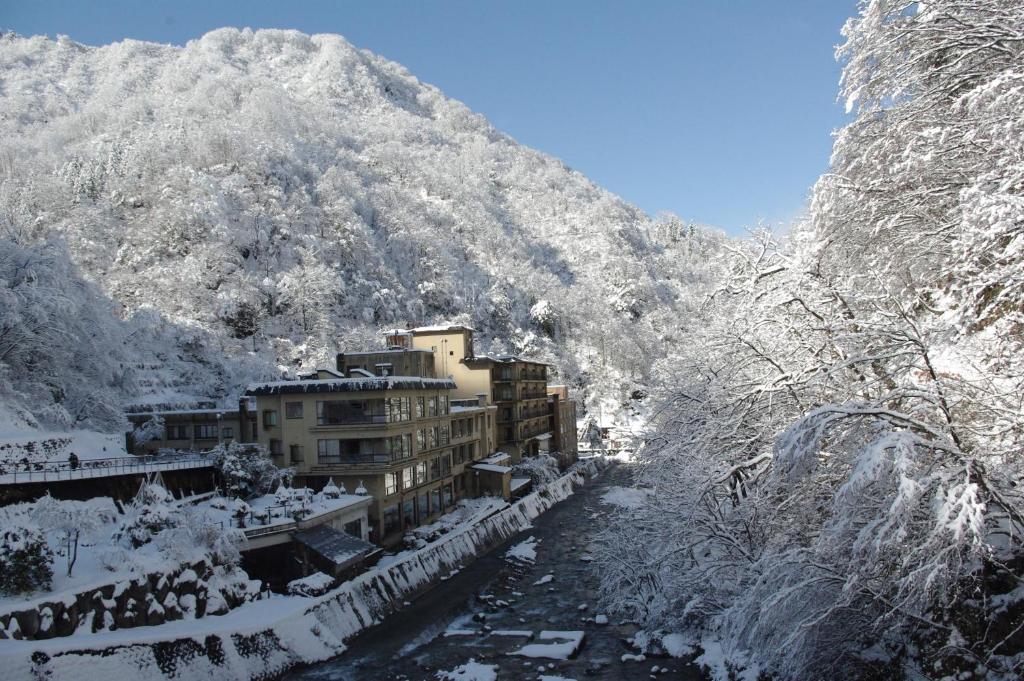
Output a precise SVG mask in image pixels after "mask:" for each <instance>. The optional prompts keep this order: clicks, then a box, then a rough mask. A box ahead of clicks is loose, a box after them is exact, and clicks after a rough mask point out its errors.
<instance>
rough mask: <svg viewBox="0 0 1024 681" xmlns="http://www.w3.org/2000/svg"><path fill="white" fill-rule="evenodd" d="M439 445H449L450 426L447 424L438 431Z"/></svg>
mask: <svg viewBox="0 0 1024 681" xmlns="http://www.w3.org/2000/svg"><path fill="white" fill-rule="evenodd" d="M437 444H439V445H446V444H448V425H447V424H445V425H443V426H441V427H440V430H439V431H438V437H437Z"/></svg>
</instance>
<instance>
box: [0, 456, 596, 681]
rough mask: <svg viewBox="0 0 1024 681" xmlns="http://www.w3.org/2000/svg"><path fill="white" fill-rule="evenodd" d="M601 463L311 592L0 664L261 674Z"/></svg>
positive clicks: (334, 650)
mask: <svg viewBox="0 0 1024 681" xmlns="http://www.w3.org/2000/svg"><path fill="white" fill-rule="evenodd" d="M601 467H602V466H601V465H600V464H598V463H597V462H594V461H592V460H591V461H588V462H586V463H581V464H580V465H577V466H575V467H574V468H573V469H572V470H571V471H570V472H569V473H568V474H566V475H565V476H563V477H561V478H559V479H558V480H555V481H553V482H552V483H550V484H548V485H545V486H544V487H542V488H541V489H539V490H537V491H536V492H534V493H532V494H530V495H528V496H526V497H524V498H523V499H521V500H519V501H518V502H516V503H515V504H512V505H510V506H509V507H508V508H505V509H503V510H502V511H500V512H498V513H496V514H494V515H492V516H489V517H487V518H485V519H483V520H482V521H480V522H479V523H476V524H473V525H470V526H467V527H465V528H460V529H458V530H455V531H452V532H449V533H448V534H446V535H444V536H443V537H442V538H441V539H440V540H438V541H436V542H434V543H432V544H430V545H429V546H426V547H424V548H422V549H420V550H418V551H416V552H415V553H412V554H410V555H409V556H408V557H407V558H405V559H404V560H402V561H400V562H397V563H394V564H391V565H389V566H387V567H382V568H375V569H373V570H370V571H369V572H366V573H364V574H362V575H359V576H358V577H356V578H354V579H352V580H350V581H348V582H345V583H344V584H342V585H341V586H340V587H338V588H337V589H335V590H334V591H332V592H330V593H328V594H326V595H324V596H321V597H319V598H315V599H309V598H298V597H282V598H276V599H269V600H265V601H258V602H256V603H253V604H251V605H249V606H245V607H243V608H238V609H236V610H234V611H232V612H231V613H229V614H227V615H225V616H223V617H206V618H203V619H202V620H193V621H190V622H173V623H170V624H167V625H164V626H163V627H158V628H148V627H147V628H146V629H148V630H149V631H148V632H144V631H141V630H140V629H135V630H130V631H124V632H110V633H108V634H103V635H94V636H95V638H94V639H93V641H94V642H93V644H92V645H91V646H90V645H89V643H87V642H86V640H85V639H83V638H80V637H71V638H66V639H56V640H51V641H25V642H20V641H12V642H10V645H9V646H8V647H7V648H6V649H3V650H0V665H2V666H3V668H4V669H7V670H9V671H11V672H12V673H13V677H12V678H37V677H43V676H45V677H46V678H48V679H49V680H50V681H64V680H67V681H72V680H74V679H78V678H81V677H82V675H83V673H86V671H87V672H88V675H89V676H92V677H96V678H99V677H101V676H104V675H109V676H111V677H112V678H129V677H130V678H133V679H137V680H138V681H149V680H153V681H157V680H161V679H166V678H170V677H173V678H175V679H183V680H186V681H189V680H192V679H195V680H197V681H198V680H205V679H217V680H218V681H223V679H225V678H235V679H250V678H266V677H268V676H273V675H276V674H280V673H281V672H283V671H285V670H286V669H288V668H290V667H293V666H295V665H297V664H304V663H312V662H317V661H320V660H324V659H327V658H330V657H333V656H335V655H338V654H340V653H341V652H343V651H344V650H345V643H344V642H345V641H346V640H347V639H349V638H350V637H352V636H353V635H355V634H356V633H358V632H360V631H361V630H363V629H365V628H367V627H369V626H371V625H373V624H376V623H379V622H380V621H382V620H383V619H384V618H385V617H386V616H388V615H390V614H391V613H393V612H396V611H397V610H399V609H400V608H401V607H402V604H403V602H404V601H406V600H408V599H410V598H413V597H415V596H416V595H417V594H419V593H421V592H423V591H424V590H426V589H427V588H429V587H430V586H431V585H432V584H433V583H435V582H436V581H438V580H439V579H440V578H441V577H442V576H444V575H446V574H448V573H450V572H451V571H453V570H455V569H457V568H459V567H461V566H462V565H463V564H465V563H466V562H469V561H471V560H472V559H473V558H475V557H476V556H477V555H478V554H480V553H481V552H483V551H485V550H487V549H488V548H490V547H492V546H494V545H496V544H499V543H501V542H502V541H505V540H507V539H508V538H510V537H512V536H514V535H515V534H517V533H519V532H521V531H523V530H525V529H527V528H529V527H530V526H531V524H532V522H533V520H534V519H535V518H537V517H538V516H539V515H540V514H541V513H543V512H544V511H546V510H548V509H549V508H551V507H552V506H554V505H555V504H557V503H558V502H560V501H563V500H564V499H566V498H568V497H569V496H571V495H572V494H573V493H574V491H575V490H576V488H577V487H579V486H581V485H583V484H584V482H585V481H586V478H587V477H591V476H592V475H594V474H596V473H597V472H598V470H599V469H600V468H601ZM253 622H259V623H260V624H259V625H257V626H253V625H252V623H253ZM186 624H187V625H190V626H188V628H185V627H183V626H182V625H186ZM98 643H107V645H97V644H98ZM87 647H88V648H87Z"/></svg>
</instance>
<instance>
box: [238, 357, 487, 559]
mask: <svg viewBox="0 0 1024 681" xmlns="http://www.w3.org/2000/svg"><path fill="white" fill-rule="evenodd" d="M337 373H339V372H334V371H322V372H318V373H317V375H316V376H315V377H313V376H311V377H307V378H305V379H304V380H299V381H277V382H272V383H264V384H258V385H253V386H250V387H249V390H248V391H247V392H246V398H245V399H244V400H243V403H242V404H243V408H242V410H241V411H242V413H243V418H247V417H248V414H249V412H250V411H252V412H254V416H255V421H256V424H257V435H256V437H255V441H256V442H259V443H260V444H262V445H264V446H265V447H266V448H267V449H268V450H269V451H270V453H271V455H272V456H273V458H274V461H275V463H277V464H278V465H281V466H293V467H294V468H295V471H296V476H297V479H298V484H306V485H308V486H310V487H312V488H314V489H319V488H321V487H322V486H323V485H324V484H326V482H327V481H328V479H333V480H334V482H335V484H338V485H344V486H345V488H346V490H347V491H348V492H349V493H352V492H355V491H357V490H360V489H362V490H365V491H366V493H368V494H369V495H370V496H371V497H372V498H373V500H374V501H373V503H372V504H371V507H370V511H369V516H370V518H369V527H370V538H371V540H373V541H375V542H377V543H379V544H383V545H386V546H387V545H394V544H396V543H398V542H399V541H400V540H401V537H402V535H403V534H404V533H405V532H406V531H408V530H409V529H412V528H413V527H417V526H419V525H422V524H425V523H428V522H432V521H433V520H434V519H436V518H437V517H438V516H439V515H440V514H441V513H443V512H444V511H446V510H448V509H450V508H451V507H452V506H453V505H454V504H455V502H456V501H458V500H459V499H461V498H464V497H473V496H477V495H478V494H479V493H480V492H481V491H482V490H481V489H480V488H479V485H478V484H477V482H476V478H477V476H476V475H474V471H473V470H472V465H473V463H474V462H476V461H478V460H480V459H482V458H484V457H486V456H487V455H488V454H489V453H490V451H489V449H490V443H491V442H493V439H494V436H493V432H492V431H491V430H490V429H489V426H488V423H489V421H490V423H493V420H492V419H493V407H489V406H488V405H486V404H481V403H479V402H477V403H472V404H470V403H466V402H459V403H457V404H455V405H453V403H452V393H453V391H454V389H455V383H454V382H453V381H451V380H450V379H447V378H429V377H419V376H373V377H367V376H362V375H359V374H356V375H353V376H347V377H343V378H339V377H338V376H337V375H336V374H337ZM488 417H490V419H489V418H488Z"/></svg>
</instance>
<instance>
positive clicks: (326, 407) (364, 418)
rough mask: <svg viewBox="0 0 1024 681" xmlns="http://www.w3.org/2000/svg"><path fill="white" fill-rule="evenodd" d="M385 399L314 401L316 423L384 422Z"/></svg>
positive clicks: (329, 424) (336, 424)
mask: <svg viewBox="0 0 1024 681" xmlns="http://www.w3.org/2000/svg"><path fill="white" fill-rule="evenodd" d="M385 404H386V400H374V401H372V402H371V401H369V400H329V401H322V402H317V403H316V424H317V425H318V426H338V425H345V424H348V423H385V422H386V421H387V415H386V414H385V412H386V407H385Z"/></svg>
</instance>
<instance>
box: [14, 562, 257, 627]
mask: <svg viewBox="0 0 1024 681" xmlns="http://www.w3.org/2000/svg"><path fill="white" fill-rule="evenodd" d="M256 594H258V589H257V588H255V587H254V585H252V584H249V583H248V578H247V576H246V575H245V574H244V573H243V572H242V571H240V570H234V569H230V568H228V569H225V568H223V567H221V568H214V567H213V566H211V565H210V564H209V563H207V562H205V561H197V562H195V563H191V564H185V565H181V566H180V567H178V568H177V569H176V570H174V571H173V572H171V573H169V574H150V575H143V576H139V577H136V578H133V579H129V580H124V581H121V582H117V583H114V584H107V585H105V586H101V587H98V588H93V589H88V590H86V591H82V592H81V593H77V594H74V595H69V596H67V597H65V598H61V599H54V600H44V601H36V602H35V603H33V604H32V606H31V607H28V608H24V609H21V610H13V611H10V612H6V613H4V614H0V639H12V638H13V639H22V640H43V639H48V638H55V637H58V636H70V635H72V634H75V633H96V632H99V631H111V630H115V629H128V628H131V627H141V626H153V625H157V624H163V623H164V622H170V621H173V620H179V619H186V618H197V617H203V616H205V615H220V614H224V613H226V612H228V611H229V610H230V609H231V608H235V607H237V606H239V605H242V604H243V603H246V602H248V601H250V600H252V599H253V597H255V595H256Z"/></svg>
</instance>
